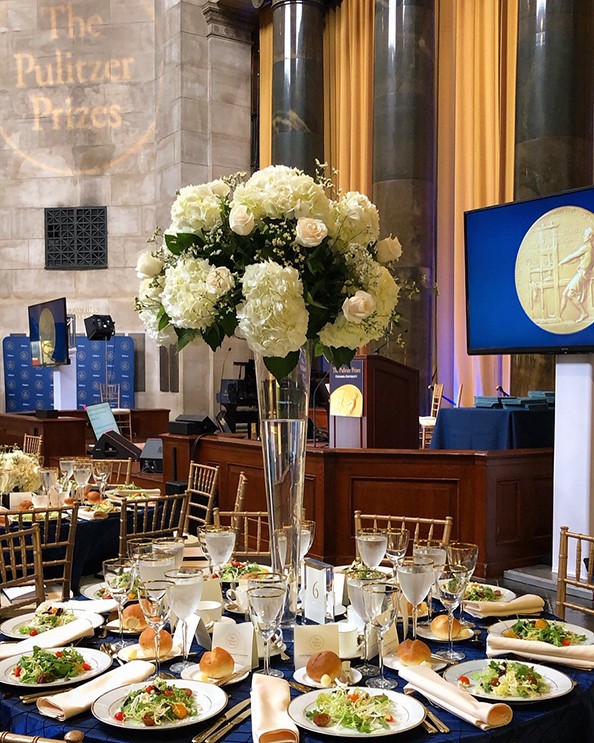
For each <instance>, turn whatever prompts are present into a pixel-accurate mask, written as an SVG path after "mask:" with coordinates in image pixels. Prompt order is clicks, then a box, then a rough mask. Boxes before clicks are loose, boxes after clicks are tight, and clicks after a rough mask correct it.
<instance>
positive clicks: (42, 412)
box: [35, 408, 60, 420]
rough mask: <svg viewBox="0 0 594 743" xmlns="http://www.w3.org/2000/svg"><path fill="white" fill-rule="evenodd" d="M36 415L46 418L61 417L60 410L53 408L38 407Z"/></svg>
mask: <svg viewBox="0 0 594 743" xmlns="http://www.w3.org/2000/svg"><path fill="white" fill-rule="evenodd" d="M35 417H36V418H40V419H42V420H43V419H45V418H59V417H60V411H59V410H52V409H49V410H48V409H47V408H44V409H41V408H40V409H38V410H36V411H35Z"/></svg>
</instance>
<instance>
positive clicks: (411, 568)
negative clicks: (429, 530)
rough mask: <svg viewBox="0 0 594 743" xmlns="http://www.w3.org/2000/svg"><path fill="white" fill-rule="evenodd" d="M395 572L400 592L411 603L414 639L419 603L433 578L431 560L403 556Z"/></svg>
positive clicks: (414, 637) (414, 636) (415, 637)
mask: <svg viewBox="0 0 594 743" xmlns="http://www.w3.org/2000/svg"><path fill="white" fill-rule="evenodd" d="M397 573H398V582H399V583H400V587H401V589H402V593H403V594H404V597H405V598H406V600H407V601H408V602H409V603H411V604H412V619H413V640H416V639H417V614H418V611H419V604H420V603H421V601H423V599H424V598H425V596H426V595H427V593H428V592H429V589H430V588H431V585H432V583H433V581H434V580H435V577H434V575H433V560H431V558H429V557H405V558H404V559H403V560H401V561H400V562H399V563H398V567H397Z"/></svg>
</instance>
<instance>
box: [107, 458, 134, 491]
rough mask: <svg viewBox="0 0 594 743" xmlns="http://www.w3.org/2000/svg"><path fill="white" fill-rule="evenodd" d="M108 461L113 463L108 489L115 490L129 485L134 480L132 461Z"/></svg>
mask: <svg viewBox="0 0 594 743" xmlns="http://www.w3.org/2000/svg"><path fill="white" fill-rule="evenodd" d="M108 461H109V462H111V464H112V469H111V476H110V478H109V482H108V483H107V488H108V489H109V488H114V487H116V486H117V485H129V484H130V480H131V479H132V460H131V459H109V460H108Z"/></svg>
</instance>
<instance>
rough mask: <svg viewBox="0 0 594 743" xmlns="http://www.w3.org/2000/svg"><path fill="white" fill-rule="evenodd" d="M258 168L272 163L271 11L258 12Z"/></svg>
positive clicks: (265, 9)
mask: <svg viewBox="0 0 594 743" xmlns="http://www.w3.org/2000/svg"><path fill="white" fill-rule="evenodd" d="M259 91H260V100H259V103H260V111H259V117H260V131H259V139H260V142H259V144H260V168H266V167H267V166H268V165H270V164H271V163H272V9H271V8H269V7H266V8H263V9H262V10H261V11H260V85H259Z"/></svg>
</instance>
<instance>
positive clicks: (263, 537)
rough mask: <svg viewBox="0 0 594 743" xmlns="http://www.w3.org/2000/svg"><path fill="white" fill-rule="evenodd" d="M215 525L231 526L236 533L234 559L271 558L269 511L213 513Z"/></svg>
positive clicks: (216, 509) (215, 511)
mask: <svg viewBox="0 0 594 743" xmlns="http://www.w3.org/2000/svg"><path fill="white" fill-rule="evenodd" d="M213 524H214V525H215V526H221V525H223V524H229V525H231V526H232V528H233V529H234V530H235V532H236V535H237V536H236V539H235V548H234V550H233V557H234V558H235V559H240V560H251V559H253V558H254V557H266V558H270V556H271V555H270V528H269V524H268V513H267V511H221V510H219V509H218V508H215V509H214V511H213Z"/></svg>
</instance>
